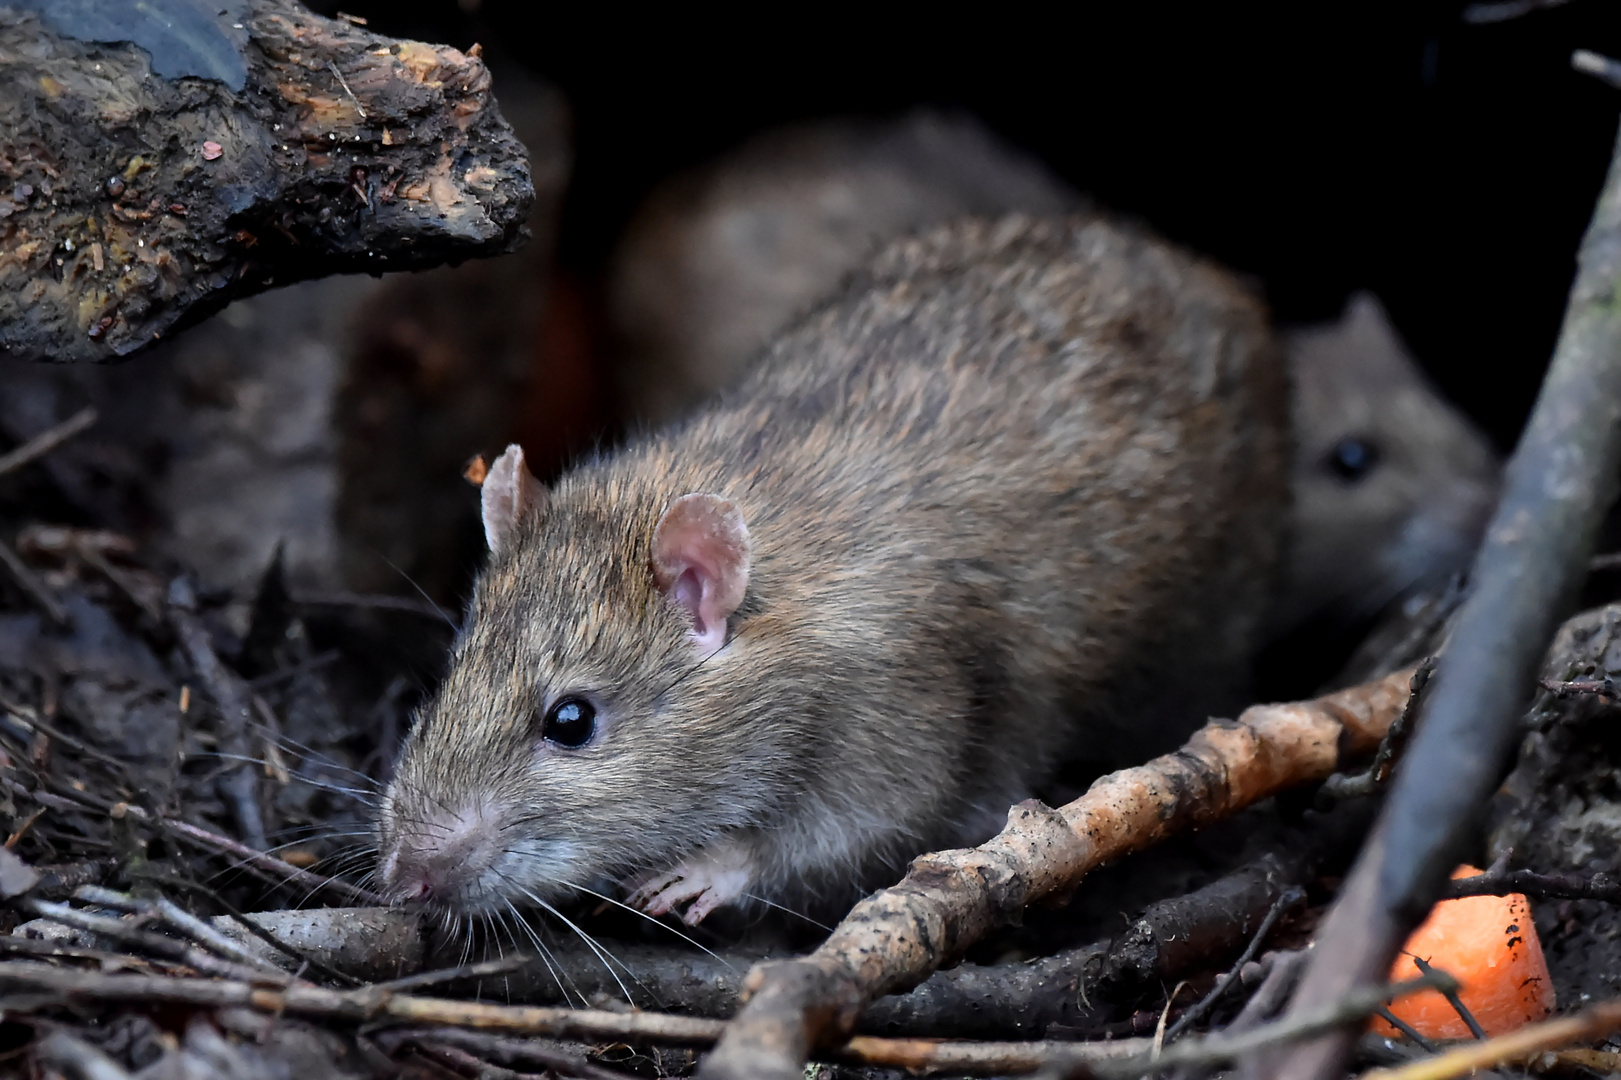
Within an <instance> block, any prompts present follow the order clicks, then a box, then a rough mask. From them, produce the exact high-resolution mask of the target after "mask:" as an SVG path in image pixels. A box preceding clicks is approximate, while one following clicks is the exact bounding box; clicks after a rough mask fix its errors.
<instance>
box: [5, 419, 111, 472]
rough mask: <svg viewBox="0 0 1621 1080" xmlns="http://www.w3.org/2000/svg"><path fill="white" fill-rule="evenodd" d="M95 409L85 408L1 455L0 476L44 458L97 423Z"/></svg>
mask: <svg viewBox="0 0 1621 1080" xmlns="http://www.w3.org/2000/svg"><path fill="white" fill-rule="evenodd" d="M96 419H97V415H96V410H95V409H94V408H88V407H87V408H83V409H80V410H79V411H78V412H76V413H74V414H73V415H72V416H70V417H68V418H67V419H66V420H64V421H62V422H61V423H60V424H57V425H56V426H55V427H53V428H46V429H45V430H44V431H42V432H40V433H39V434H38V435H35V436H34V437H33V438H32V439H29V440H28V441H27V442H25V443H23V444H22V445H21V446H19V447H17V448H16V449H15V450H13V451H11V452H10V453H7V454H0V476H4V475H6V474H7V473H9V472H14V471H16V470H17V469H20V468H22V467H23V466H24V465H26V464H28V463H29V462H30V461H33V460H34V459H35V458H42V457H44V456H45V455H46V454H49V453H50V452H51V451H52V450H55V449H56V448H57V447H58V446H61V445H62V444H63V443H65V442H67V441H68V440H69V439H71V438H73V436H75V435H77V434H79V432H81V431H83V430H85V429H86V428H88V427H90V426H91V425H92V424H94V423H95V422H96Z"/></svg>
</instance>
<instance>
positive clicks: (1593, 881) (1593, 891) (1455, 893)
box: [1441, 870, 1621, 904]
mask: <svg viewBox="0 0 1621 1080" xmlns="http://www.w3.org/2000/svg"><path fill="white" fill-rule="evenodd" d="M1515 893H1520V894H1522V895H1524V896H1534V897H1537V898H1538V899H1541V900H1600V901H1602V902H1604V903H1606V904H1621V882H1618V881H1616V880H1615V879H1614V878H1612V877H1610V875H1608V874H1594V875H1592V876H1591V877H1582V876H1579V875H1576V874H1539V873H1536V872H1535V871H1532V870H1509V871H1491V872H1487V873H1484V874H1476V875H1474V876H1473V877H1466V878H1455V879H1454V880H1452V881H1450V882H1448V883H1447V886H1446V888H1445V889H1443V890H1441V898H1442V899H1444V900H1456V899H1459V898H1460V897H1464V896H1512V895H1513V894H1515Z"/></svg>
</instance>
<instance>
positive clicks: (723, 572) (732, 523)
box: [653, 494, 749, 653]
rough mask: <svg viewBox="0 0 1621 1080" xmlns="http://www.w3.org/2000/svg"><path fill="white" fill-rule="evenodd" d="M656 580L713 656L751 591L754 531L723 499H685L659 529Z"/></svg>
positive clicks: (655, 546)
mask: <svg viewBox="0 0 1621 1080" xmlns="http://www.w3.org/2000/svg"><path fill="white" fill-rule="evenodd" d="M653 579H654V580H655V581H656V582H657V583H658V587H659V591H660V592H662V593H664V595H665V596H667V597H669V598H670V599H671V600H673V601H675V603H677V604H679V605H680V606H681V608H682V610H684V611H685V612H686V613H687V615H688V617H689V618H691V619H692V638H693V640H694V641H695V642H696V643H697V645H698V648H699V649H700V650H702V651H703V652H705V653H712V652H714V651H715V650H716V649H718V648H720V647H721V646H722V645H724V644H726V620H727V619H728V618H730V617H731V614H732V612H734V611H736V610H737V605H739V604H741V603H742V602H743V593H744V592H745V591H746V590H747V589H748V587H749V530H748V527H747V526H746V525H744V524H743V514H742V512H741V511H740V510H738V508H737V507H736V506H735V505H734V504H732V503H731V502H730V501H728V500H726V499H723V498H721V497H720V496H719V495H702V494H698V495H683V496H681V497H680V498H679V499H677V500H676V501H675V502H673V503H671V504H670V505H669V507H668V508H667V509H666V510H665V511H664V516H663V517H661V518H659V523H658V527H657V528H655V529H654V530H653Z"/></svg>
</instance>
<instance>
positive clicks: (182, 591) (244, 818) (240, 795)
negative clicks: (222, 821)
mask: <svg viewBox="0 0 1621 1080" xmlns="http://www.w3.org/2000/svg"><path fill="white" fill-rule="evenodd" d="M196 604H197V601H196V596H195V595H194V594H193V592H192V589H191V586H190V584H189V583H188V582H187V581H186V580H185V579H184V578H176V579H175V580H174V583H173V584H172V585H171V587H170V589H169V624H170V625H171V626H173V627H174V631H175V636H176V637H178V638H179V639H180V643H181V645H183V646H184V647H185V651H186V656H187V658H188V659H189V660H190V661H191V667H192V670H193V671H195V672H196V673H197V677H198V678H199V679H201V680H202V683H203V686H204V687H205V688H207V690H208V693H209V696H210V697H212V698H213V699H214V704H215V705H216V706H217V707H218V709H219V718H220V722H219V726H218V728H217V729H216V730H215V738H216V740H217V742H218V746H219V751H220V754H221V756H223V757H225V758H226V759H244V758H250V757H251V756H252V755H251V750H252V745H251V743H250V741H249V739H248V726H249V724H251V723H252V712H251V708H252V696H253V695H252V692H251V691H250V690H249V689H248V687H247V684H246V683H245V682H243V680H242V677H241V676H239V675H237V674H236V673H235V672H233V671H231V670H229V669H227V668H226V666H225V665H224V664H223V663H221V662H220V658H219V657H218V656H217V655H215V653H214V644H213V642H212V641H211V640H210V639H209V635H208V630H207V628H206V627H204V626H203V624H202V620H200V619H199V618H197V614H196V610H195V609H196ZM217 786H218V787H219V790H220V794H222V795H224V796H225V801H226V804H227V805H228V806H229V807H230V808H231V812H232V814H233V815H234V816H235V817H236V824H237V828H238V829H240V830H241V832H242V839H243V840H245V841H247V843H248V845H249V846H251V847H253V848H257V849H258V850H260V851H263V850H264V849H265V848H267V847H269V846H270V842H269V841H268V840H267V839H265V823H264V811H263V810H262V809H261V808H260V806H259V785H258V780H257V778H256V777H255V776H254V771H253V765H252V764H251V763H249V762H247V761H243V762H242V764H239V765H233V766H231V767H230V768H228V769H226V770H225V771H224V772H223V773H221V774H220V778H219V780H218V781H217Z"/></svg>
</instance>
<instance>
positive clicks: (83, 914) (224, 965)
mask: <svg viewBox="0 0 1621 1080" xmlns="http://www.w3.org/2000/svg"><path fill="white" fill-rule="evenodd" d="M23 906H24V907H26V908H27V909H28V910H29V911H31V912H33V913H34V914H35V915H38V916H39V917H40V918H42V919H49V920H50V921H51V922H56V923H61V924H62V925H64V926H71V927H73V928H74V929H77V930H85V931H88V932H90V933H92V934H95V935H96V936H98V937H105V938H111V939H112V940H113V941H120V942H123V943H124V944H126V945H129V946H132V947H134V948H137V949H142V950H145V951H146V952H149V953H152V954H154V955H156V956H161V957H163V958H164V959H165V960H170V961H173V962H174V963H177V964H184V965H185V966H186V967H189V968H191V969H193V970H194V971H200V972H203V973H204V974H208V975H218V976H220V977H222V978H226V979H255V980H259V981H263V980H264V979H266V978H273V979H274V980H275V981H277V982H284V981H286V980H287V975H286V974H285V973H283V972H279V971H278V972H276V974H275V975H274V976H267V975H266V974H265V973H264V972H262V971H259V970H257V969H255V968H250V967H246V966H244V965H242V964H237V963H233V962H232V961H229V960H221V959H220V958H219V957H217V956H215V955H214V954H213V953H210V952H205V951H204V950H202V949H200V948H198V947H197V946H195V945H191V944H188V943H187V942H184V941H178V940H176V939H174V938H171V937H164V936H163V935H162V934H154V933H151V932H150V931H146V930H142V929H141V928H140V927H139V925H127V924H125V923H124V922H123V921H122V920H120V919H110V918H108V917H106V916H105V915H93V914H91V913H90V912H88V911H80V910H79V909H77V908H72V907H69V906H68V905H66V904H58V903H55V902H53V901H50V900H34V899H27V900H24V901H23Z"/></svg>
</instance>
